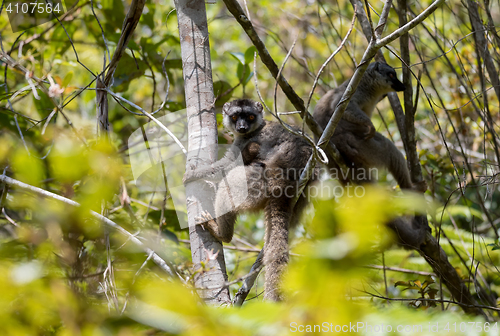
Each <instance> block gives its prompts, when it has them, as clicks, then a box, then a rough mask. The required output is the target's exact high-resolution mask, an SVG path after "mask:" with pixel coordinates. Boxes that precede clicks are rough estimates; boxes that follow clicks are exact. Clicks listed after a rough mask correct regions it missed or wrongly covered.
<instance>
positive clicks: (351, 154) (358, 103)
mask: <svg viewBox="0 0 500 336" xmlns="http://www.w3.org/2000/svg"><path fill="white" fill-rule="evenodd" d="M348 84H349V80H347V81H345V82H344V83H342V84H341V85H340V86H339V87H338V88H336V89H334V90H331V91H328V93H327V94H326V95H325V96H323V97H322V98H321V99H320V101H319V102H318V104H317V105H316V108H315V110H314V118H315V119H316V121H317V122H318V123H319V124H320V126H321V127H323V128H324V127H326V125H327V124H328V121H329V120H330V118H331V116H332V114H333V112H334V111H335V108H336V107H337V105H338V103H339V102H340V99H341V98H342V95H343V94H344V91H345V89H346V88H347V85H348ZM404 89H405V86H404V84H403V83H401V82H400V81H399V80H398V78H397V76H396V71H395V70H394V69H393V68H392V67H390V66H389V65H387V64H385V63H381V62H374V63H372V64H370V65H369V66H368V68H367V70H366V71H365V73H364V74H363V77H362V78H361V81H360V83H359V85H358V87H357V88H356V91H355V92H354V94H353V96H352V98H351V100H350V101H349V104H348V105H347V108H346V109H345V112H344V115H343V116H342V119H341V120H340V122H339V124H338V125H337V128H336V129H335V132H334V134H333V136H332V138H331V139H330V141H333V143H334V144H335V146H336V147H337V148H338V150H339V152H340V154H341V155H342V158H343V159H344V161H345V163H346V165H347V167H348V168H349V169H354V173H355V174H349V173H347V172H346V173H347V174H346V175H344V173H342V172H341V173H340V174H338V169H339V168H338V167H337V166H336V165H335V163H334V161H333V158H331V157H329V159H330V165H329V166H330V171H331V172H332V173H335V175H336V177H337V178H338V179H339V180H340V181H341V182H343V183H344V184H345V183H347V182H348V181H347V179H346V178H345V177H346V176H348V177H349V178H350V179H351V181H352V182H356V183H364V182H372V179H371V176H370V173H369V171H370V168H375V167H376V168H387V169H388V170H389V172H390V173H391V174H392V175H393V176H394V178H395V179H396V181H397V182H398V184H399V186H400V187H401V189H416V188H415V187H414V186H413V184H412V182H411V178H410V172H409V170H408V166H407V165H406V160H405V158H404V156H403V154H401V152H400V151H399V150H398V149H397V148H396V146H395V145H394V144H393V143H392V142H391V141H390V140H389V139H387V138H386V137H384V136H383V135H382V134H380V133H378V132H375V127H374V126H373V124H372V122H371V116H372V113H373V110H374V109H375V106H376V105H377V103H378V102H379V101H380V100H381V99H382V98H384V96H385V95H386V94H387V93H389V92H393V91H403V90H404ZM336 170H337V171H336ZM358 173H359V174H358ZM418 188H419V189H420V188H421V189H425V188H426V186H425V182H424V183H422V185H419V186H418ZM424 217H425V215H416V216H411V217H410V218H408V217H397V218H395V219H393V220H391V221H390V222H389V223H387V225H388V226H389V227H390V228H391V229H393V231H394V232H395V233H396V235H397V236H398V240H399V243H400V244H402V245H403V246H406V247H413V248H418V247H419V246H420V244H421V243H422V242H423V241H424V239H425V235H426V233H427V231H428V230H429V228H428V226H427V225H426V224H425V218H424Z"/></svg>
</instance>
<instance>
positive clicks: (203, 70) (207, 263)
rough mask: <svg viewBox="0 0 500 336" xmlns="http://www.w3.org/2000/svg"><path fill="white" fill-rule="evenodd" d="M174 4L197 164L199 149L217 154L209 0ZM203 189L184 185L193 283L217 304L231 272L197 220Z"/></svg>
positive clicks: (191, 163) (192, 163)
mask: <svg viewBox="0 0 500 336" xmlns="http://www.w3.org/2000/svg"><path fill="white" fill-rule="evenodd" d="M175 6H176V9H177V20H178V24H179V36H180V41H181V52H182V70H183V74H184V89H185V93H186V110H187V118H188V134H189V138H188V147H189V152H188V157H187V162H186V166H187V167H196V164H197V162H198V160H197V157H198V154H199V153H201V152H203V153H204V154H205V155H204V156H205V157H206V156H208V158H209V160H211V161H212V162H214V161H216V160H217V146H216V144H217V121H216V119H215V107H214V101H215V98H214V92H213V83H212V68H211V65H210V45H209V42H208V26H207V16H206V11H205V1H201V0H198V1H188V0H177V1H176V3H175ZM199 194H200V192H199V189H198V188H197V184H196V183H190V184H188V185H187V186H186V201H187V214H188V223H189V237H190V241H191V256H192V259H193V264H194V268H195V269H194V271H195V275H194V281H195V287H196V289H197V290H198V293H199V295H200V297H201V298H202V299H204V300H205V302H207V303H209V304H217V305H220V304H229V303H230V298H229V289H228V288H227V287H225V282H226V281H227V274H226V264H225V261H224V251H223V249H222V244H221V243H220V242H219V241H218V240H216V239H215V238H214V237H213V236H212V235H211V234H210V233H209V232H208V231H207V230H204V228H203V227H202V226H201V225H194V223H195V220H194V217H195V216H197V215H198V213H199V211H198V210H199V208H200V204H201V201H202V200H201V199H200V198H199V197H200V196H199ZM212 253H213V254H212ZM202 265H203V266H202Z"/></svg>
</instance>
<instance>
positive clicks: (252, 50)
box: [245, 46, 259, 64]
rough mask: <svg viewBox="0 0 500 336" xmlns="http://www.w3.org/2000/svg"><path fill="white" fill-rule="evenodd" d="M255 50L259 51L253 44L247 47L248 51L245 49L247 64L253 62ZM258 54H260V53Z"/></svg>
mask: <svg viewBox="0 0 500 336" xmlns="http://www.w3.org/2000/svg"><path fill="white" fill-rule="evenodd" d="M255 52H257V48H255V46H251V47H250V48H248V49H247V51H245V64H252V63H253V59H254V54H255ZM257 56H259V55H258V53H257Z"/></svg>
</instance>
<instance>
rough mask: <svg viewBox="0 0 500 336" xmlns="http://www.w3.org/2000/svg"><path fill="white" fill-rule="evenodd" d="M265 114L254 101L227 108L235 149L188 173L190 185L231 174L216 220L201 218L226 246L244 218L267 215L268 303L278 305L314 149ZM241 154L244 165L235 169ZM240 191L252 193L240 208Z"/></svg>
mask: <svg viewBox="0 0 500 336" xmlns="http://www.w3.org/2000/svg"><path fill="white" fill-rule="evenodd" d="M262 112H263V108H262V105H261V104H260V103H259V102H255V101H252V100H249V99H236V100H234V101H232V102H230V103H226V104H224V107H223V109H222V113H223V122H224V126H225V127H226V128H228V129H229V130H230V131H232V132H233V134H234V142H233V144H232V145H231V147H230V149H229V150H228V151H227V152H226V154H225V156H224V157H223V158H222V159H221V160H219V161H217V162H215V163H214V164H211V165H207V166H204V167H201V168H196V169H194V170H191V171H187V172H186V174H185V176H184V180H185V181H190V180H193V179H207V178H208V179H209V178H212V177H214V176H215V175H219V176H220V175H223V174H222V173H223V172H227V173H226V176H225V178H223V179H222V180H221V181H220V182H219V185H218V187H217V192H216V197H215V205H214V208H215V217H216V218H215V220H214V219H212V218H211V216H210V214H208V213H207V212H204V213H203V215H202V217H201V218H198V219H199V220H200V221H205V223H204V224H203V225H204V227H205V228H207V229H208V230H209V231H210V232H211V233H212V235H213V236H214V237H216V238H217V239H219V240H221V241H223V242H230V241H231V239H232V237H233V232H234V224H235V221H236V217H237V215H238V214H240V213H242V212H248V211H259V210H264V215H265V220H264V221H265V230H266V232H265V237H264V239H265V242H264V265H265V271H266V275H265V291H264V298H265V299H269V300H274V301H277V300H280V299H281V294H280V290H279V280H280V275H281V273H282V271H283V269H284V267H285V265H286V264H287V262H288V232H289V229H290V227H291V226H293V225H294V224H295V223H296V222H297V221H298V218H299V216H300V214H301V212H302V210H303V209H304V207H305V205H306V203H307V201H306V195H305V194H301V197H300V198H299V199H298V201H297V204H296V205H295V206H294V205H293V199H294V197H295V195H296V194H297V193H298V187H299V186H298V184H299V183H298V182H299V179H300V173H301V172H302V170H303V168H304V167H305V166H306V164H307V160H308V159H309V157H310V156H311V154H312V152H313V150H312V147H311V145H310V144H309V143H308V142H307V141H305V140H304V139H303V138H301V137H300V136H297V135H294V134H292V133H290V132H289V131H287V130H285V129H284V128H283V126H281V125H280V124H279V123H277V122H269V121H265V120H264V119H263V113H262ZM239 153H241V155H242V158H243V164H244V166H236V164H235V160H236V158H237V157H238V155H239ZM245 178H246V181H247V184H246V185H244V186H240V188H245V189H244V190H243V189H242V190H235V183H234V181H241V180H244V179H245ZM313 179H315V177H313ZM305 190H307V188H306V189H305ZM239 192H241V193H244V194H246V193H247V192H248V196H247V197H246V198H245V200H244V201H243V203H242V204H239V205H237V204H234V202H233V199H234V198H235V196H236V198H238V197H237V196H238V195H237V194H238V193H239Z"/></svg>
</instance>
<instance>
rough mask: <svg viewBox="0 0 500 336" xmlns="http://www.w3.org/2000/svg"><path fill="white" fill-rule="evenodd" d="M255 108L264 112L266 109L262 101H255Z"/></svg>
mask: <svg viewBox="0 0 500 336" xmlns="http://www.w3.org/2000/svg"><path fill="white" fill-rule="evenodd" d="M255 108H256V109H257V110H258V111H259V112H262V110H263V109H264V108H263V107H262V104H261V103H260V102H255Z"/></svg>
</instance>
